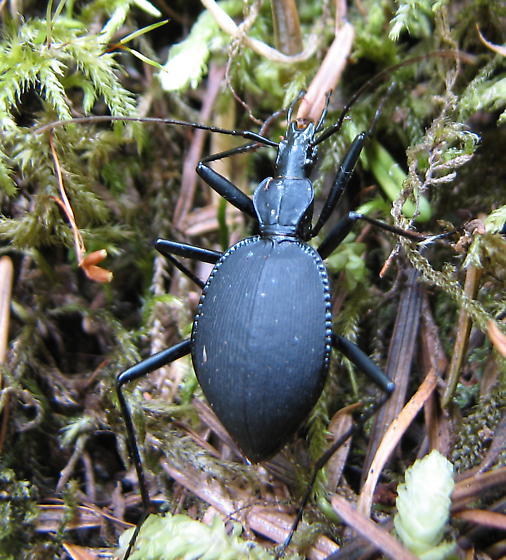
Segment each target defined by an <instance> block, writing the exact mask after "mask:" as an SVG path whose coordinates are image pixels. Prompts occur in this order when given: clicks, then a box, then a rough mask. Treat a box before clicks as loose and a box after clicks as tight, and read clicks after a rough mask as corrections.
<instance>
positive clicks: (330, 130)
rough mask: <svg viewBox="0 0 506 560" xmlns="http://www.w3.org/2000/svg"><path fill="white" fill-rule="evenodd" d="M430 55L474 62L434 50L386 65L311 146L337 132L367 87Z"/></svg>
mask: <svg viewBox="0 0 506 560" xmlns="http://www.w3.org/2000/svg"><path fill="white" fill-rule="evenodd" d="M432 56H436V57H441V58H458V59H459V60H461V61H462V62H466V63H468V64H474V62H475V57H472V56H469V55H467V54H465V53H462V52H459V51H434V52H431V53H427V54H423V55H420V56H414V57H412V58H408V59H406V60H403V61H402V62H399V63H398V64H394V65H393V66H388V68H385V69H383V70H381V72H378V73H377V74H376V75H375V76H373V77H372V78H370V79H369V80H367V82H365V83H364V84H363V85H362V86H361V87H360V88H359V89H358V90H357V91H356V92H355V93H354V94H353V95H352V96H351V99H350V100H349V101H348V103H347V104H346V105H345V106H344V107H343V110H342V111H341V114H340V115H339V119H338V120H337V122H335V123H334V124H333V125H331V126H329V127H328V128H327V129H326V130H324V131H323V132H322V133H321V134H320V136H319V137H318V138H317V139H316V140H315V141H314V142H313V146H316V145H317V144H319V143H320V142H323V141H324V140H327V138H329V137H330V136H332V135H333V134H335V133H336V132H339V130H340V129H341V126H342V124H343V121H344V119H345V117H346V115H347V114H348V113H349V111H350V109H351V108H352V107H353V105H354V104H355V103H356V102H357V101H358V99H359V98H360V97H361V96H362V95H363V94H364V93H365V92H366V91H367V90H368V89H370V88H371V87H372V86H374V85H376V84H377V83H378V82H381V81H383V80H385V79H386V78H388V77H389V76H390V75H391V74H392V72H395V70H398V69H399V68H402V67H403V66H408V65H409V64H414V63H416V62H421V61H422V60H427V59H428V58H430V57H432Z"/></svg>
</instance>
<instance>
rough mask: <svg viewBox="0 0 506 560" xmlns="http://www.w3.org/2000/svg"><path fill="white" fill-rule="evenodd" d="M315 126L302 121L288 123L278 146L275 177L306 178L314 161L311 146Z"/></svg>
mask: <svg viewBox="0 0 506 560" xmlns="http://www.w3.org/2000/svg"><path fill="white" fill-rule="evenodd" d="M315 132H316V127H315V124H314V123H313V122H311V121H307V120H304V119H297V120H294V121H290V123H289V124H288V128H287V130H286V136H285V138H284V139H283V140H281V142H280V143H279V145H278V154H277V157H276V171H277V173H276V175H277V176H278V177H307V176H308V175H309V173H310V171H311V169H312V168H313V165H314V163H315V161H316V154H317V150H316V148H315V147H314V146H313V140H314V135H315Z"/></svg>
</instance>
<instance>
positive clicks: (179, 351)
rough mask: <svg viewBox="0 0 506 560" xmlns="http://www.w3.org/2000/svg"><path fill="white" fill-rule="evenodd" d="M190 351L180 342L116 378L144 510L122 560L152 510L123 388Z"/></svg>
mask: <svg viewBox="0 0 506 560" xmlns="http://www.w3.org/2000/svg"><path fill="white" fill-rule="evenodd" d="M190 349H191V341H190V339H187V340H184V341H183V342H180V343H179V344H176V345H175V346H172V347H171V348H168V349H166V350H162V351H161V352H158V353H157V354H154V355H153V356H150V357H149V358H146V359H145V360H142V361H141V362H138V363H137V364H135V365H133V366H131V367H129V368H128V369H126V370H125V371H123V372H122V373H120V374H119V375H118V377H117V378H116V392H117V396H118V401H119V405H120V408H121V414H122V416H123V420H124V422H125V430H126V435H127V444H128V451H129V454H130V458H131V459H132V461H133V463H134V466H135V470H136V472H137V479H138V481H139V491H140V493H141V499H142V505H143V509H144V514H143V516H142V517H141V519H140V521H139V523H138V524H137V527H136V529H135V531H134V534H133V535H132V538H131V539H130V542H129V544H128V548H127V551H126V553H125V556H124V558H123V560H126V559H127V558H128V557H129V556H130V553H131V551H132V547H133V545H134V544H135V540H136V538H137V535H138V533H139V530H140V527H141V526H142V524H143V523H144V521H145V519H146V517H147V516H148V514H149V513H150V511H151V509H152V508H151V502H150V499H149V492H148V489H147V485H146V478H145V476H144V469H143V467H142V461H141V456H140V453H139V446H138V444H137V438H136V435H135V427H134V423H133V420H132V414H131V412H130V408H129V406H128V404H127V401H126V398H125V395H124V393H123V388H124V386H125V385H126V384H127V383H130V382H131V381H135V380H136V379H140V378H141V377H144V376H146V375H148V374H149V373H152V372H153V371H155V370H157V369H158V368H161V367H163V366H166V365H168V364H170V363H171V362H174V361H175V360H178V359H179V358H182V357H183V356H186V355H187V354H189V353H190Z"/></svg>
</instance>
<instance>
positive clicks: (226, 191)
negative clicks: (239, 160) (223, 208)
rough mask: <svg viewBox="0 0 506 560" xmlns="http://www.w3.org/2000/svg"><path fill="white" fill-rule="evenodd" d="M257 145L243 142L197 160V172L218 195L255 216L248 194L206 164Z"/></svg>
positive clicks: (245, 212) (249, 214) (251, 148)
mask: <svg viewBox="0 0 506 560" xmlns="http://www.w3.org/2000/svg"><path fill="white" fill-rule="evenodd" d="M257 147H258V144H257V143H253V144H245V145H243V146H238V147H237V148H234V149H232V150H227V151H226V152H220V153H219V154H213V155H211V156H208V157H206V158H204V159H203V160H201V161H199V163H198V165H197V173H198V174H199V175H200V177H201V178H202V179H203V180H204V181H205V182H206V183H207V184H208V185H209V186H210V187H211V188H212V189H213V190H214V191H216V192H217V193H218V194H219V195H220V196H222V197H223V198H224V199H225V200H227V201H228V202H230V204H232V205H234V206H235V207H236V208H238V209H239V210H240V211H241V212H243V213H244V214H247V215H248V216H251V217H252V218H256V213H255V208H254V206H253V201H252V200H251V198H250V197H249V196H247V195H246V194H244V193H243V192H242V191H241V190H240V189H238V188H237V187H236V186H235V185H234V184H233V183H232V182H231V181H229V180H228V179H227V178H226V177H223V175H220V174H219V173H218V172H216V171H215V170H214V169H211V168H210V167H209V166H208V165H207V164H208V163H210V162H211V161H216V160H219V159H223V158H226V157H229V156H232V155H235V154H240V153H242V152H246V151H249V150H253V149H255V148H257Z"/></svg>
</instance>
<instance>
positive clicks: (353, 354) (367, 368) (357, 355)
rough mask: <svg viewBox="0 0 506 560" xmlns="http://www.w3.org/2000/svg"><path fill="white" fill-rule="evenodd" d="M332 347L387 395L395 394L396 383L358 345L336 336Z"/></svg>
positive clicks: (333, 338) (333, 337)
mask: <svg viewBox="0 0 506 560" xmlns="http://www.w3.org/2000/svg"><path fill="white" fill-rule="evenodd" d="M332 346H334V348H336V349H337V350H339V351H340V352H341V353H343V354H344V355H345V356H346V357H347V358H348V360H350V362H352V363H354V364H355V365H356V366H357V368H358V369H359V370H360V371H363V372H364V373H365V374H366V375H367V377H369V379H371V381H374V383H376V385H377V386H378V387H379V388H380V389H381V390H382V391H383V392H384V393H386V394H387V395H391V394H392V393H393V391H394V389H395V384H394V382H393V381H391V380H390V379H389V378H388V377H387V376H386V374H385V372H384V371H383V370H382V369H381V368H379V367H378V366H377V365H376V364H375V363H374V362H373V361H372V360H371V358H369V356H368V355H367V354H365V353H364V352H362V350H360V348H359V347H358V346H357V345H356V344H353V342H350V341H349V340H346V338H343V337H342V336H339V335H336V334H334V335H333V336H332Z"/></svg>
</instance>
